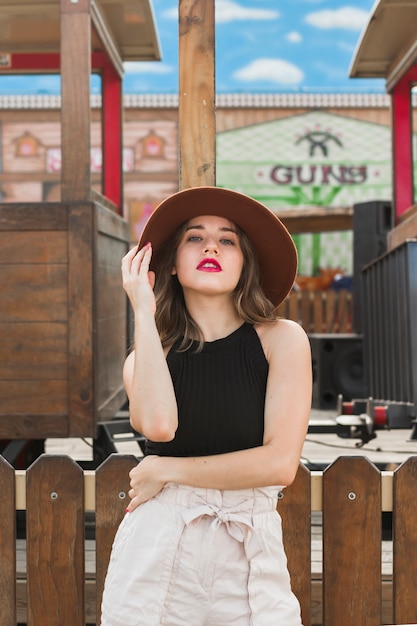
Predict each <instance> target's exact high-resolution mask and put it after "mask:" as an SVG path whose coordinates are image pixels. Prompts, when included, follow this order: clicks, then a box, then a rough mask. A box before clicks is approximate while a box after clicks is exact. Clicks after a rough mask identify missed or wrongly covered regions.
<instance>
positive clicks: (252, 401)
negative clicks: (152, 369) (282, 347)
mask: <svg viewBox="0 0 417 626" xmlns="http://www.w3.org/2000/svg"><path fill="white" fill-rule="evenodd" d="M177 345H178V344H175V345H174V346H173V347H172V348H171V349H170V351H169V353H168V355H167V363H168V367H169V370H170V373H171V377H172V381H173V385H174V390H175V395H176V398H177V404H178V429H177V432H176V434H175V438H174V439H173V440H172V441H169V442H153V441H148V442H147V447H146V453H147V454H157V455H159V456H203V455H211V454H221V453H224V452H233V451H236V450H243V449H246V448H253V447H255V446H260V445H262V443H263V433H264V406H265V392H266V381H267V376H268V362H267V360H266V357H265V354H264V351H263V349H262V345H261V342H260V340H259V337H258V334H257V332H256V331H255V329H254V328H253V326H252V325H251V324H247V323H245V324H243V325H242V326H240V327H239V328H238V329H237V330H235V331H234V332H233V333H231V334H230V335H229V336H227V337H225V338H224V339H218V340H216V341H211V342H206V343H205V344H204V348H203V350H202V351H201V352H197V353H196V352H195V351H193V349H192V348H191V349H190V350H188V351H187V352H177V351H176V346H177Z"/></svg>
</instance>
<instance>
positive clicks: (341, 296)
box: [278, 289, 353, 333]
mask: <svg viewBox="0 0 417 626" xmlns="http://www.w3.org/2000/svg"><path fill="white" fill-rule="evenodd" d="M352 311H353V301H352V292H350V291H347V290H345V289H342V290H340V291H335V290H333V289H327V290H326V291H293V292H291V293H290V295H289V296H288V298H287V299H286V300H285V301H284V302H283V303H282V304H281V306H280V307H279V309H278V313H279V315H280V316H281V317H284V318H286V319H291V320H294V321H296V322H298V323H299V324H301V326H302V327H303V328H304V330H305V331H306V332H307V333H351V332H352Z"/></svg>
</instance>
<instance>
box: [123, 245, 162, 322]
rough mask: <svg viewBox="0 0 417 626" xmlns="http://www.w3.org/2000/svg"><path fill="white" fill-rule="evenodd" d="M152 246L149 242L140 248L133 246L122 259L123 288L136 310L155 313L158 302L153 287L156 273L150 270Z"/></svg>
mask: <svg viewBox="0 0 417 626" xmlns="http://www.w3.org/2000/svg"><path fill="white" fill-rule="evenodd" d="M151 258H152V246H151V244H150V243H147V244H146V245H145V246H144V247H143V248H141V249H140V250H138V249H137V248H132V250H129V252H128V253H127V254H126V255H125V256H124V257H123V259H122V278H123V288H124V290H125V291H126V293H127V295H128V297H129V300H130V303H131V305H132V307H133V310H134V311H135V312H138V311H144V312H146V311H147V312H150V313H152V314H153V315H154V314H155V310H156V304H155V296H154V293H153V288H154V285H155V274H154V272H152V271H150V270H149V265H150V262H151Z"/></svg>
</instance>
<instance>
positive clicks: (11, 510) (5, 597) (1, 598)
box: [0, 456, 16, 626]
mask: <svg viewBox="0 0 417 626" xmlns="http://www.w3.org/2000/svg"><path fill="white" fill-rule="evenodd" d="M0 494H1V525H0V554H1V567H0V607H1V610H0V626H10V624H15V623H16V582H15V581H16V515H15V480H14V468H13V467H12V466H11V465H10V464H9V463H8V462H7V461H6V460H5V459H4V458H3V457H2V456H0Z"/></svg>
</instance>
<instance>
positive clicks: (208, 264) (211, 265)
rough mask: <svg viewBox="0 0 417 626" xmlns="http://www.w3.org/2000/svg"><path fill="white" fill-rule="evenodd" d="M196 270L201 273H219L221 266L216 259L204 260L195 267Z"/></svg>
mask: <svg viewBox="0 0 417 626" xmlns="http://www.w3.org/2000/svg"><path fill="white" fill-rule="evenodd" d="M197 269H198V270H200V271H202V272H221V271H222V268H221V265H220V263H219V262H218V261H216V259H204V260H203V261H201V262H200V263H199V264H198V265H197Z"/></svg>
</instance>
